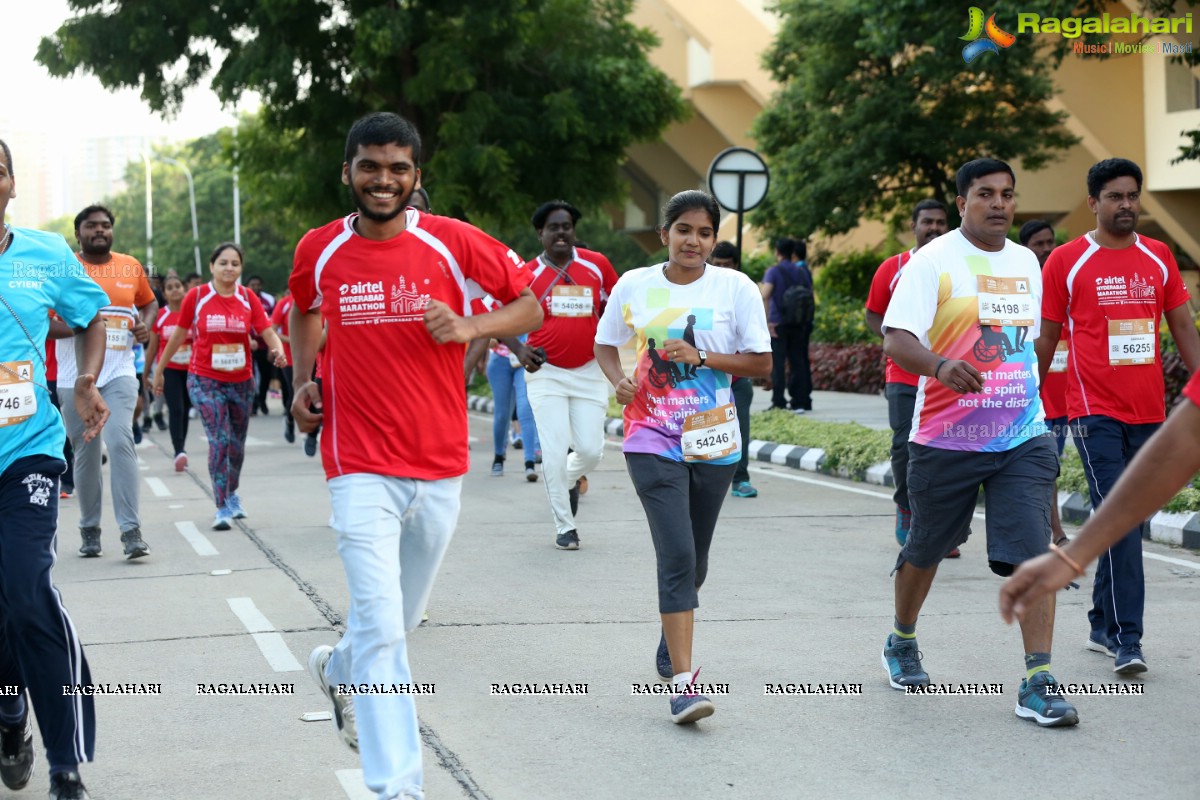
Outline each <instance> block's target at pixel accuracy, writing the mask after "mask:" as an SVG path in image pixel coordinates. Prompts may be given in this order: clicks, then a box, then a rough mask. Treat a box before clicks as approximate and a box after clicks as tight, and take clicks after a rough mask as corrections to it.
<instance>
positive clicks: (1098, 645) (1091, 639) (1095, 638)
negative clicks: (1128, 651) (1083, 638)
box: [1084, 633, 1116, 658]
mask: <svg viewBox="0 0 1200 800" xmlns="http://www.w3.org/2000/svg"><path fill="white" fill-rule="evenodd" d="M1101 639H1102V634H1098V633H1089V634H1088V640H1087V644H1085V645H1084V647H1085V648H1087V649H1088V650H1091V651H1092V652H1093V653H1103V654H1104V655H1106V656H1108V657H1109V658H1113V657H1114V656H1116V653H1114V652H1113V651H1112V648H1111V647H1109V646H1108V645H1107V644H1106V643H1105V642H1103V641H1101Z"/></svg>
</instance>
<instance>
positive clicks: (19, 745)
mask: <svg viewBox="0 0 1200 800" xmlns="http://www.w3.org/2000/svg"><path fill="white" fill-rule="evenodd" d="M24 697H25V716H24V717H23V718H22V719H21V721H20V722H17V723H15V724H13V725H5V724H3V723H0V779H2V780H3V781H4V785H5V786H7V787H8V788H10V789H22V788H24V787H25V784H27V783H29V776H31V775H32V774H33V726H32V725H30V723H29V695H24Z"/></svg>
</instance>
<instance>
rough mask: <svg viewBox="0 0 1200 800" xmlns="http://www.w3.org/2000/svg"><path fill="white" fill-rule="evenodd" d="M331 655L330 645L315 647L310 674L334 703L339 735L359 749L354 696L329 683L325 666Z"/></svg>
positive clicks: (334, 716)
mask: <svg viewBox="0 0 1200 800" xmlns="http://www.w3.org/2000/svg"><path fill="white" fill-rule="evenodd" d="M331 655H333V648H332V647H330V646H329V645H325V644H323V645H321V646H320V647H316V648H314V649H313V651H312V653H311V654H309V656H308V674H309V675H312V677H313V680H314V681H316V682H317V685H318V686H320V687H321V691H322V692H323V693H324V694H325V696H326V697H328V698H329V700H330V702H332V703H333V722H334V724H335V725H337V729H338V736H340V737H341V739H342V741H343V742H345V743H346V746H347V747H349V748H350V749H351V750H358V726H357V724H356V723H355V721H354V698H353V697H350V696H349V695H344V694H338V693H337V691H336V690H335V688H334V687H333V686H331V685H330V684H329V678H328V676H326V675H325V666H326V665H327V664H328V663H329V657H330V656H331Z"/></svg>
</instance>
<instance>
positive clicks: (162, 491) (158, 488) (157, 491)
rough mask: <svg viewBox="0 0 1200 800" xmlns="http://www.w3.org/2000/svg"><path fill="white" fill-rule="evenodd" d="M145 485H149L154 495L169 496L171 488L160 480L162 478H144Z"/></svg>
mask: <svg viewBox="0 0 1200 800" xmlns="http://www.w3.org/2000/svg"><path fill="white" fill-rule="evenodd" d="M146 485H147V486H149V487H150V491H152V492H154V496H155V497H170V496H171V490H170V489H168V488H167V485H166V484H165V483H163V482H162V478H146Z"/></svg>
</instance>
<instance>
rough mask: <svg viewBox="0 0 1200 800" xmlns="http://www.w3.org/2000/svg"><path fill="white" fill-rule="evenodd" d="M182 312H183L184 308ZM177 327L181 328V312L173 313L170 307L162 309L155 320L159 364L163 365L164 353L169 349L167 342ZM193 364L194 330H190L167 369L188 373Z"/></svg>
mask: <svg viewBox="0 0 1200 800" xmlns="http://www.w3.org/2000/svg"><path fill="white" fill-rule="evenodd" d="M180 310H181V311H182V307H181V308H180ZM177 327H179V311H172V310H171V309H170V307H169V306H164V307H163V308H160V309H159V310H158V316H157V317H156V318H155V320H154V332H155V333H157V334H158V354H157V355H156V356H155V358H157V359H158V362H157V363H159V364H161V363H162V354H163V351H165V350H166V349H167V342H168V341H169V340H170V338H171V334H173V333H175V329H176V328H177ZM191 363H192V329H191V328H188V329H187V336H186V337H185V338H184V340H183V344H181V345H180V346H179V349H178V350H176V351H175V355H173V356H171V360H170V361H169V362H168V363H167V369H177V370H181V371H183V372H187V371H188V367H189V366H190V365H191Z"/></svg>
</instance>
